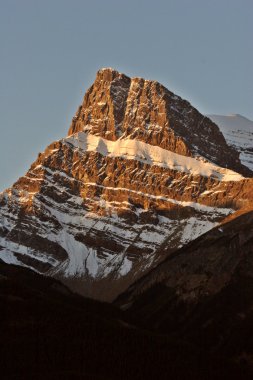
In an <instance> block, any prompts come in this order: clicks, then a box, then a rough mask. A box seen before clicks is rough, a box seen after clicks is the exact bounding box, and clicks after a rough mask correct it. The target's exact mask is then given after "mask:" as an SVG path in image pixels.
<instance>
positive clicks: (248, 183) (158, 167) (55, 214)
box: [0, 69, 253, 300]
mask: <svg viewBox="0 0 253 380" xmlns="http://www.w3.org/2000/svg"><path fill="white" fill-rule="evenodd" d="M201 120H202V122H201ZM212 147H213V148H212ZM208 154H209V156H208ZM211 156H212V157H213V160H212V162H211V161H210V157H211ZM207 157H209V160H207ZM220 162H223V163H224V165H223V166H224V167H221V166H218V165H217V163H220ZM234 167H238V170H239V171H240V172H241V173H243V172H244V168H243V167H242V166H241V164H240V165H239V166H238V155H236V154H234V150H233V149H232V148H229V147H228V145H227V144H226V142H225V140H224V138H223V136H222V135H221V133H220V132H219V129H218V128H217V126H216V125H215V124H213V123H212V122H211V121H210V120H208V119H207V118H204V117H203V116H201V115H200V114H199V113H198V111H197V110H195V109H194V108H193V107H191V105H190V104H189V103H188V102H186V101H183V100H182V99H181V98H179V97H177V96H175V95H174V94H172V93H170V92H169V91H168V90H166V89H165V88H164V87H163V86H161V85H160V84H158V83H157V82H153V81H145V80H144V79H140V78H134V79H130V78H128V77H126V76H125V75H123V74H120V73H118V72H117V71H115V70H112V69H103V70H100V71H99V72H98V74H97V77H96V80H95V83H94V85H93V86H92V87H91V88H90V89H89V90H88V92H87V93H86V95H85V97H84V103H83V105H82V106H81V107H80V108H79V111H78V112H77V115H76V116H75V118H74V120H73V123H72V126H71V128H70V132H69V135H68V136H67V137H66V138H63V139H61V140H59V141H56V142H54V143H52V144H51V145H50V146H49V147H48V148H47V149H46V150H45V151H44V152H43V153H41V154H39V156H38V158H37V160H36V161H35V162H34V163H33V164H32V166H31V168H30V169H29V171H28V172H27V173H26V175H25V176H23V177H21V178H20V179H19V180H18V181H17V182H16V183H15V184H14V185H13V186H12V187H11V188H10V189H7V190H6V191H5V192H3V193H2V194H1V195H0V226H1V228H0V257H1V258H2V259H3V260H4V261H5V262H7V263H13V264H17V265H22V266H26V267H30V268H32V269H34V270H36V271H38V272H40V273H44V274H46V275H50V276H54V277H56V278H60V279H62V280H63V281H64V282H67V283H68V284H69V285H70V286H71V287H72V288H73V289H75V290H76V291H78V292H81V293H82V294H85V295H88V296H90V297H95V298H98V299H103V300H105V299H106V300H112V299H114V298H115V297H116V296H117V295H118V294H119V293H120V292H122V291H123V290H124V289H126V288H127V287H128V286H129V284H131V283H132V282H134V281H135V280H136V279H137V278H139V277H140V276H142V275H143V274H145V273H146V272H147V271H148V270H150V268H153V267H154V266H155V265H157V264H158V263H159V262H160V261H161V260H163V259H164V258H165V257H167V256H169V255H171V254H172V253H173V252H174V251H175V250H177V249H178V248H180V247H181V246H183V245H185V244H187V243H188V242H189V241H191V240H193V239H195V238H197V237H198V236H199V235H201V234H203V233H204V232H206V231H207V230H209V229H211V228H213V227H214V226H216V225H217V224H218V223H220V222H222V221H223V220H224V218H227V217H228V216H229V215H231V214H233V213H234V212H235V211H237V212H239V210H240V212H244V211H242V210H246V209H250V208H251V207H252V201H253V198H252V191H251V189H252V181H253V179H250V178H244V177H243V176H242V175H241V174H238V173H236V172H234V171H232V170H231V169H228V168H234Z"/></svg>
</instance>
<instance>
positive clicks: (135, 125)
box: [69, 69, 253, 175]
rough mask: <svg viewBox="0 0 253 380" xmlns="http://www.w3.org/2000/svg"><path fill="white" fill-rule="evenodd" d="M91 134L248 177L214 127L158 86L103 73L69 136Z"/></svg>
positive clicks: (114, 71)
mask: <svg viewBox="0 0 253 380" xmlns="http://www.w3.org/2000/svg"><path fill="white" fill-rule="evenodd" d="M87 129H89V130H90V131H91V133H93V134H97V135H99V136H101V137H105V138H106V139H108V140H117V139H118V138H125V137H128V138H131V139H138V140H141V141H144V142H147V143H149V144H152V145H158V146H160V147H162V148H164V149H168V150H170V151H172V152H176V153H179V154H181V155H184V156H197V155H201V156H203V157H205V158H207V159H209V160H211V161H212V162H214V163H216V164H218V165H220V166H224V167H228V168H230V169H233V170H236V171H238V172H240V173H242V174H244V175H252V174H253V173H252V172H250V170H248V169H247V168H245V167H243V165H241V163H240V160H239V154H238V152H237V151H236V150H235V149H233V148H231V147H228V145H227V144H226V141H225V139H224V137H223V135H222V133H221V132H220V130H219V128H218V127H217V125H216V124H214V123H213V122H212V121H211V120H210V119H209V118H208V117H206V116H203V115H201V114H200V113H199V112H198V111H197V110H196V109H195V108H194V107H192V106H191V104H190V103H189V102H187V101H186V100H183V99H181V98H180V97H179V96H177V95H175V94H173V93H172V92H170V91H169V90H167V89H166V88H165V87H164V86H162V85H161V84H160V83H158V82H156V81H151V80H145V79H143V78H132V79H130V78H128V77H127V76H125V75H124V74H121V73H119V72H117V71H116V70H113V69H101V70H100V71H98V73H97V77H96V79H95V82H94V84H93V85H92V86H91V87H90V89H89V90H88V91H87V93H86V94H85V96H84V100H83V104H82V105H81V106H80V107H79V109H78V111H77V113H76V115H75V117H74V118H73V121H72V125H71V127H70V130H69V134H73V133H76V132H80V131H83V130H87Z"/></svg>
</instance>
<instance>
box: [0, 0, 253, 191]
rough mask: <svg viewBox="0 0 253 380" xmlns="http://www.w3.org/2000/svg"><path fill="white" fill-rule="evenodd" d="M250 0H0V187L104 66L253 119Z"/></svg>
mask: <svg viewBox="0 0 253 380" xmlns="http://www.w3.org/2000/svg"><path fill="white" fill-rule="evenodd" d="M252 16H253V1H252V0H155V1H154V0H146V1H144V0H90V1H85V0H82V1H81V0H43V1H42V0H0V128H1V135H0V155H1V156H0V190H3V189H4V188H5V187H7V186H9V185H11V184H12V183H13V182H14V181H15V180H16V179H17V178H18V177H19V176H21V175H22V174H24V173H25V172H26V170H27V169H28V168H29V166H30V164H31V163H32V161H34V160H35V158H36V157H37V154H38V152H39V151H42V150H44V148H45V147H46V145H48V144H49V143H50V142H51V141H53V140H55V139H59V138H61V137H63V136H65V135H66V133H67V130H68V127H69V124H70V121H71V118H72V116H73V115H74V113H75V111H76V108H77V106H78V105H79V104H80V103H81V99H82V97H83V94H84V92H85V90H86V89H87V88H88V86H89V85H90V84H91V83H92V82H93V80H94V77H95V74H96V71H97V70H98V69H99V68H100V67H107V66H110V67H114V68H116V69H118V70H119V71H122V72H125V73H126V74H128V75H129V76H142V77H145V78H148V79H156V80H158V81H160V82H162V83H163V84H164V85H165V86H166V87H168V88H169V89H170V90H172V91H174V92H176V93H177V94H179V95H181V96H182V97H184V98H186V99H188V100H189V101H190V102H191V103H192V104H193V105H194V106H195V107H197V108H198V109H199V110H200V111H201V112H202V113H217V114H228V113H240V114H242V115H244V116H246V117H248V118H250V119H253V107H252V105H253V102H252V100H253V75H252V71H253V69H252V68H253V38H252V36H253V17H252Z"/></svg>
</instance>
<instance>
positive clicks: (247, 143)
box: [208, 114, 253, 170]
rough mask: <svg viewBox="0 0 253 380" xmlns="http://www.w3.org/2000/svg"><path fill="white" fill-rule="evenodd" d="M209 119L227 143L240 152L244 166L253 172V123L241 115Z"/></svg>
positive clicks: (210, 116)
mask: <svg viewBox="0 0 253 380" xmlns="http://www.w3.org/2000/svg"><path fill="white" fill-rule="evenodd" d="M208 117H209V118H210V119H211V120H213V121H214V122H215V123H216V124H217V125H218V126H219V128H220V130H221V132H222V133H223V135H224V137H225V139H226V141H227V143H228V144H229V145H231V146H233V147H234V148H236V150H237V151H238V152H240V160H241V162H242V164H243V165H245V166H247V167H248V168H249V169H251V170H253V121H251V120H249V119H247V118H246V117H244V116H242V115H239V114H232V115H228V116H223V115H208Z"/></svg>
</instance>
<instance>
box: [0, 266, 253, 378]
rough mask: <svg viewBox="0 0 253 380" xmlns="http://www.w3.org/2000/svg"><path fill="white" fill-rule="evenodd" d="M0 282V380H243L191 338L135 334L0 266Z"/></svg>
mask: <svg viewBox="0 0 253 380" xmlns="http://www.w3.org/2000/svg"><path fill="white" fill-rule="evenodd" d="M0 281H1V282H0V284H1V286H0V300H1V301H0V302H1V310H2V312H1V314H0V318H1V323H0V329H1V351H0V358H1V359H0V360H1V378H2V379H8V380H10V379H43V380H44V379H50V380H51V379H52V380H53V379H54V380H55V379H94V380H100V379H104V380H107V379H110V380H113V379H115V380H116V379H129V380H130V379H131V380H133V379H145V380H146V379H173V380H174V379H180V380H181V379H189V378H191V379H196V380H197V379H199V380H200V379H201V380H203V379H226V378H230V379H233V378H234V379H249V378H250V375H251V374H250V368H248V366H247V365H245V364H244V362H243V365H242V363H241V362H239V363H232V362H231V361H230V357H229V356H228V357H223V356H219V357H217V355H216V356H215V355H209V354H207V349H206V348H205V347H204V344H203V342H202V344H199V343H198V344H196V343H195V340H194V336H193V337H192V336H189V335H186V336H185V337H184V336H180V335H179V334H177V333H169V334H160V333H157V332H155V331H154V330H153V329H152V328H149V329H147V328H146V329H144V328H143V327H142V326H141V320H139V321H138V327H137V325H136V326H135V325H134V322H133V318H132V317H126V314H125V313H123V312H121V311H119V310H117V309H116V308H115V307H113V306H112V305H109V304H103V303H100V302H97V301H92V300H90V299H85V298H82V297H81V296H77V295H75V294H73V293H72V292H70V291H69V290H68V289H67V288H66V287H65V286H64V285H62V284H61V283H59V282H58V281H56V280H54V279H51V278H46V277H43V276H41V275H38V274H36V273H34V272H32V271H30V270H28V269H25V268H20V267H15V266H13V265H6V264H4V263H2V262H1V263H0ZM236 296H237V294H236ZM251 326H252V323H251ZM249 328H250V320H247V323H246V324H245V333H246V332H249ZM236 335H237V334H236V333H235V336H236ZM251 336H252V334H251Z"/></svg>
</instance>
